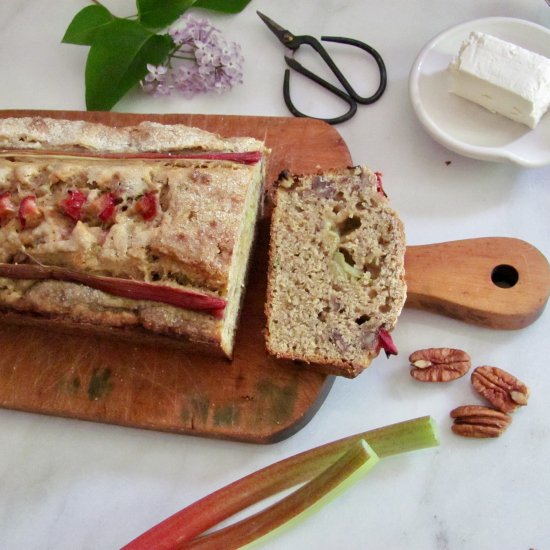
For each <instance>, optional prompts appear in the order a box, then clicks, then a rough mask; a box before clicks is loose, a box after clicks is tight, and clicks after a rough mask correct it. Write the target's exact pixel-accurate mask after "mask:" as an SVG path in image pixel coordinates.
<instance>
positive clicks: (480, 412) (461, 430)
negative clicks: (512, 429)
mask: <svg viewBox="0 0 550 550" xmlns="http://www.w3.org/2000/svg"><path fill="white" fill-rule="evenodd" d="M451 418H454V424H453V425H452V428H451V429H452V430H453V432H454V433H455V434H457V435H461V436H462V437H475V438H486V437H498V436H499V435H501V434H502V433H503V432H504V431H505V430H506V428H507V427H508V426H509V425H510V422H512V417H511V416H509V415H507V414H506V413H503V412H501V411H497V410H496V409H492V408H490V407H483V406H481V405H463V406H461V407H457V408H456V409H453V410H452V411H451Z"/></svg>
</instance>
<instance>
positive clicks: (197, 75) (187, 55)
mask: <svg viewBox="0 0 550 550" xmlns="http://www.w3.org/2000/svg"><path fill="white" fill-rule="evenodd" d="M168 34H169V35H170V37H171V38H172V40H173V42H174V44H175V46H176V47H177V48H176V49H175V50H174V51H173V52H172V53H171V54H170V56H169V58H168V60H167V63H166V65H158V66H155V65H147V70H148V71H149V72H148V73H147V75H146V76H145V78H144V79H143V80H142V82H141V87H142V89H143V91H145V92H146V93H150V94H153V95H155V96H166V95H170V94H171V93H172V92H178V93H180V94H181V95H183V96H184V97H188V98H189V97H193V96H194V95H195V94H198V93H205V92H209V91H215V92H217V93H223V92H226V91H228V90H230V89H231V88H232V87H233V86H234V85H235V84H241V83H242V81H243V64H244V57H243V55H242V53H241V47H240V45H239V44H237V43H236V42H227V41H226V40H225V38H224V37H223V36H222V34H221V32H220V31H219V30H218V29H216V28H215V27H214V26H212V24H211V23H210V21H209V20H208V19H201V18H195V17H193V16H191V15H184V16H183V17H181V18H180V19H179V20H178V21H177V22H176V23H175V24H174V25H173V26H172V27H171V28H170V29H169V30H168Z"/></svg>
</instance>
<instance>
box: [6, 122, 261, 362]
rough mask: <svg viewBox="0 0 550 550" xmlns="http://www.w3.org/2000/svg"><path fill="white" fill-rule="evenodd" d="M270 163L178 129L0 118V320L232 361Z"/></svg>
mask: <svg viewBox="0 0 550 550" xmlns="http://www.w3.org/2000/svg"><path fill="white" fill-rule="evenodd" d="M265 155H266V150H265V148H264V146H263V144H262V143H261V142H258V141H256V140H253V139H251V138H232V139H223V138H220V137H219V136H215V135H214V134H210V133H208V132H204V131H202V130H198V129H195V128H188V127H186V126H181V125H171V126H170V125H161V124H154V123H142V124H140V125H138V126H133V127H121V128H111V127H107V126H103V125H101V124H93V123H88V122H81V121H66V120H53V119H42V118H22V119H13V118H11V119H3V120H0V316H1V314H2V313H9V314H10V319H11V318H13V314H14V313H16V314H17V315H19V316H21V317H22V318H23V317H24V316H25V315H27V316H28V317H32V318H33V319H35V320H36V319H43V320H44V321H45V322H46V323H49V324H50V326H52V327H53V326H54V325H55V323H56V321H61V320H62V321H63V325H64V327H65V326H66V325H67V324H68V323H69V324H70V323H73V324H74V325H81V326H88V327H89V328H90V331H91V332H93V330H94V327H98V328H101V329H105V328H106V327H107V328H109V329H112V332H113V333H114V334H115V335H116V334H120V335H121V336H122V335H123V336H128V335H129V336H131V335H132V334H135V335H136V340H140V338H142V336H143V335H144V334H147V335H162V336H165V337H169V338H170V339H172V340H175V341H178V342H180V343H184V344H187V343H191V344H193V347H194V348H197V347H198V348H199V349H201V351H203V350H204V351H208V350H211V351H219V352H220V353H222V354H224V355H226V356H227V357H231V355H232V352H233V345H234V337H235V331H236V327H237V322H238V317H239V311H240V305H241V300H242V296H243V292H244V287H245V278H246V272H247V265H248V260H249V256H250V252H251V247H252V241H253V236H254V228H255V224H256V220H257V216H258V213H259V211H260V207H261V202H262V192H263V189H262V186H263V177H264V168H265ZM100 332H101V333H102V334H104V333H105V330H101V331H100Z"/></svg>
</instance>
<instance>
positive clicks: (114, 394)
mask: <svg viewBox="0 0 550 550" xmlns="http://www.w3.org/2000/svg"><path fill="white" fill-rule="evenodd" d="M34 115H40V116H50V117H56V118H65V119H83V120H89V121H94V122H102V123H104V124H109V125H115V126H124V125H130V124H136V123H139V122H140V121H142V120H153V121H157V122H164V123H170V124H173V123H181V124H187V125H190V126H196V127H199V128H203V129H205V130H210V131H213V132H217V133H219V134H221V135H223V136H237V135H244V136H253V137H256V138H259V139H264V140H265V142H266V144H267V146H268V147H270V148H271V150H272V153H271V157H270V160H269V164H268V174H267V182H268V185H269V183H271V182H272V181H273V180H275V179H276V177H277V176H278V174H279V172H280V171H281V170H283V169H289V170H292V171H293V172H298V173H299V172H312V171H315V170H316V169H317V168H325V169H326V168H336V167H343V166H348V165H350V164H351V158H350V154H349V151H348V149H347V146H346V144H345V143H344V141H343V140H342V138H341V137H340V135H339V134H338V132H337V131H336V130H335V129H334V128H332V127H331V126H329V125H328V124H326V123H323V122H321V121H317V120H310V119H297V118H284V117H244V116H215V115H137V114H121V113H99V112H72V111H40V112H38V111H22V110H18V111H1V112H0V116H2V117H7V116H34ZM267 241H268V225H267V223H266V221H265V220H264V221H263V222H262V223H261V224H260V231H259V237H258V242H257V246H256V247H255V251H254V254H253V257H252V263H251V272H250V276H249V285H248V288H247V292H246V297H245V303H244V309H243V314H242V319H241V324H240V327H239V331H238V334H237V341H236V346H235V356H234V359H233V361H231V362H229V361H227V360H225V359H217V358H212V357H205V356H201V355H191V354H187V353H183V352H181V351H179V350H176V349H172V350H169V349H159V348H158V347H151V346H146V345H143V346H135V345H132V344H128V343H124V342H115V341H113V340H110V339H105V338H99V337H92V336H76V335H67V334H62V333H56V332H46V331H44V330H42V329H40V328H32V327H22V326H2V327H1V328H0V406H2V407H5V408H11V409H18V410H23V411H30V412H36V413H43V414H51V415H58V416H64V417H70V418H79V419H85V420H91V421H96V422H107V423H113V424H119V425H123V426H132V427H138V428H149V429H154V430H163V431H169V432H176V433H183V434H193V435H198V436H205V437H215V438H226V439H233V440H239V441H249V442H254V443H270V442H274V441H278V440H280V439H283V438H285V437H288V436H290V435H292V434H293V433H295V432H296V431H298V430H299V429H300V428H301V427H303V426H304V425H305V424H306V423H307V422H308V421H309V420H310V419H311V417H312V416H313V415H314V414H315V412H316V411H317V410H318V408H319V407H320V406H321V404H322V402H323V401H324V399H325V397H326V395H327V393H328V391H329V389H330V386H331V385H332V378H331V377H329V376H327V375H325V374H320V373H317V372H314V371H312V370H310V369H307V368H304V367H303V366H302V367H299V366H296V365H294V364H292V363H290V362H285V361H279V360H275V359H272V358H270V357H268V356H267V354H266V352H265V345H264V337H263V329H264V326H265V319H264V313H263V307H264V300H265V285H266V266H267V252H266V251H267Z"/></svg>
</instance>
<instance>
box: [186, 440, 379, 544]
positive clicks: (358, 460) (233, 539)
mask: <svg viewBox="0 0 550 550" xmlns="http://www.w3.org/2000/svg"><path fill="white" fill-rule="evenodd" d="M378 460H379V458H378V455H377V454H376V453H375V452H374V451H373V450H372V448H371V447H370V446H369V445H368V444H367V443H366V442H365V441H364V440H360V441H357V442H355V443H353V444H352V446H351V447H350V448H349V449H348V451H346V452H345V453H344V455H343V456H342V457H340V458H339V459H338V460H336V461H335V462H334V463H333V464H331V465H330V466H329V467H328V468H326V469H325V470H323V471H322V472H321V473H320V474H319V475H317V476H316V477H314V478H313V479H312V480H311V481H309V482H308V483H306V484H305V485H303V486H302V487H300V488H299V489H297V490H296V491H294V492H293V493H291V494H290V495H289V496H287V497H285V498H283V499H282V500H280V501H279V502H277V503H275V504H273V505H272V506H269V507H268V508H266V509H265V510H262V511H261V512H258V513H257V514H254V515H252V516H250V517H248V518H246V519H244V520H242V521H239V522H237V523H235V524H233V525H230V526H229V527H226V528H224V529H220V530H219V531H217V532H215V533H212V534H210V535H205V536H201V537H198V538H196V539H194V540H192V541H191V542H190V543H189V544H187V545H186V546H185V547H186V548H193V549H195V550H218V549H219V548H223V549H224V550H232V549H237V548H242V547H243V546H244V545H246V544H249V543H251V542H256V543H258V542H261V541H262V540H265V539H266V538H270V537H272V536H274V535H275V534H276V533H277V532H278V531H280V530H282V528H284V529H287V528H290V527H291V526H292V525H293V524H295V523H297V522H298V521H300V520H302V519H303V518H304V517H305V516H308V515H310V514H312V513H313V512H315V511H317V510H318V509H320V508H321V507H322V506H324V505H326V504H328V503H329V502H330V501H331V500H333V499H334V498H336V497H337V496H338V495H339V494H341V493H342V492H343V491H344V490H345V489H347V488H348V487H349V486H351V485H352V484H353V483H355V482H356V481H358V480H359V479H360V478H361V477H362V476H364V475H365V474H366V473H367V472H369V471H370V470H371V469H372V467H373V466H375V465H376V463H377V462H378Z"/></svg>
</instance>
